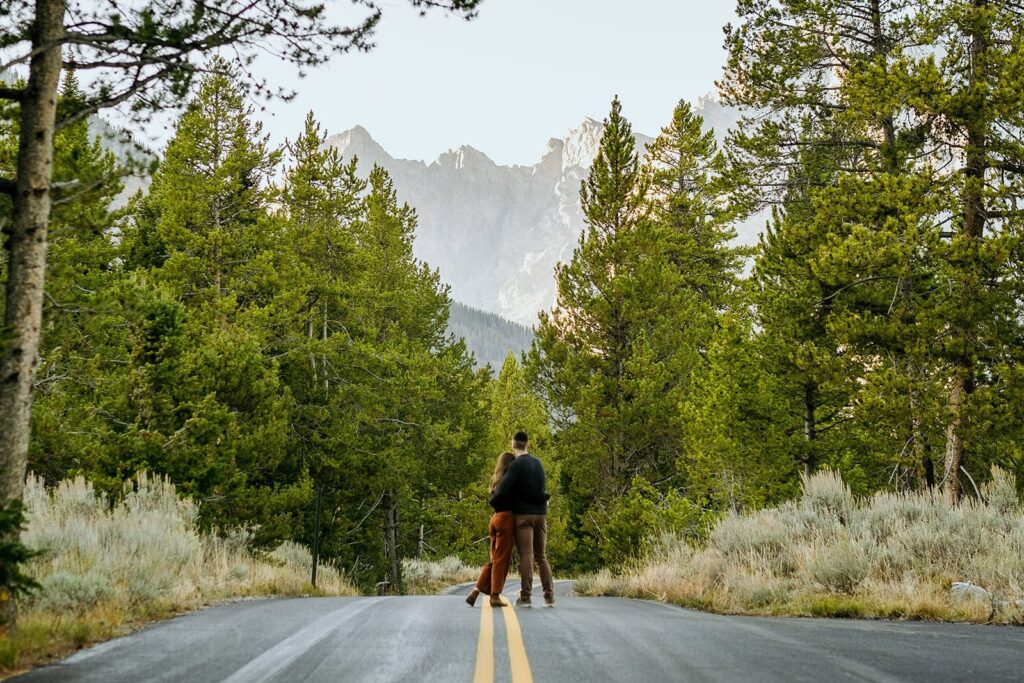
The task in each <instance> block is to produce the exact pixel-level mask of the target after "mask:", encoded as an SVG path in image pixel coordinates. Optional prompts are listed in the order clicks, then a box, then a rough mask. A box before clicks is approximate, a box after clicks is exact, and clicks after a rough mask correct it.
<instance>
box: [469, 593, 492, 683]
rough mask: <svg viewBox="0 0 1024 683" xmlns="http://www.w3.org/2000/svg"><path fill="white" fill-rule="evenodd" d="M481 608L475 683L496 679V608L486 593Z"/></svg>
mask: <svg viewBox="0 0 1024 683" xmlns="http://www.w3.org/2000/svg"><path fill="white" fill-rule="evenodd" d="M481 597H482V598H483V601H484V604H483V606H482V607H481V608H480V638H479V639H478V640H477V641H476V671H475V672H473V683H491V682H492V681H493V680H494V609H493V608H492V607H491V604H490V601H489V600H488V599H487V596H486V595H482V596H481Z"/></svg>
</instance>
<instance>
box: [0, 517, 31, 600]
mask: <svg viewBox="0 0 1024 683" xmlns="http://www.w3.org/2000/svg"><path fill="white" fill-rule="evenodd" d="M24 528H25V513H24V510H23V507H22V504H21V501H20V500H15V501H10V502H8V503H7V504H5V505H4V506H3V507H0V604H2V603H4V602H6V601H8V600H10V599H11V598H12V596H16V595H26V594H28V593H31V592H32V591H34V590H36V589H38V588H39V584H38V583H37V582H36V581H35V580H34V579H33V578H32V577H31V576H30V575H28V574H27V573H26V572H25V569H24V568H23V566H22V565H24V563H26V562H28V561H29V560H31V559H32V558H33V557H34V556H35V555H36V553H35V552H33V551H32V550H30V549H29V548H27V547H26V546H25V545H24V544H23V543H22V542H21V540H20V538H21V532H22V530H23V529H24Z"/></svg>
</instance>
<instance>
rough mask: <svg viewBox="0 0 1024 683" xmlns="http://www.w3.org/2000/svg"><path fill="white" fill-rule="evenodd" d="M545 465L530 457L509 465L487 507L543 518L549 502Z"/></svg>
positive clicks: (526, 454)
mask: <svg viewBox="0 0 1024 683" xmlns="http://www.w3.org/2000/svg"><path fill="white" fill-rule="evenodd" d="M545 488H546V481H545V476H544V465H543V464H541V461H540V460H538V459H537V458H535V457H533V456H532V455H530V454H529V453H524V454H523V455H520V456H518V457H517V458H516V459H515V460H513V461H512V464H511V465H509V466H508V470H506V472H505V476H504V477H502V478H501V481H500V482H498V487H497V488H496V489H494V493H492V494H491V499H490V503H491V505H492V506H493V507H494V508H495V509H498V508H499V507H501V508H502V509H508V507H509V506H511V508H512V511H513V512H514V513H515V514H517V515H546V514H547V513H548V498H550V497H551V496H549V495H548V494H547V493H546V491H545Z"/></svg>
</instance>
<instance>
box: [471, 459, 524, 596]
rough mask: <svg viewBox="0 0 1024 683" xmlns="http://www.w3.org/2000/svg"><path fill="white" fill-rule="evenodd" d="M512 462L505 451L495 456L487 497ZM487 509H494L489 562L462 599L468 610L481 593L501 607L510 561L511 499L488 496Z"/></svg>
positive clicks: (512, 523)
mask: <svg viewBox="0 0 1024 683" xmlns="http://www.w3.org/2000/svg"><path fill="white" fill-rule="evenodd" d="M515 459H516V456H515V455H513V454H512V453H509V452H507V451H506V452H505V453H502V454H501V455H499V456H498V462H497V463H496V464H495V465H494V475H493V476H492V477H491V485H490V489H489V490H490V493H491V494H493V493H494V489H496V488H497V487H498V482H499V481H501V478H502V477H503V476H505V472H506V471H507V470H508V466H509V465H511V464H512V461H513V460H515ZM491 506H492V507H493V508H494V515H492V516H491V523H490V525H489V530H490V536H491V560H490V562H488V563H487V564H485V565H484V568H483V569H481V570H480V578H479V579H477V582H476V587H475V588H474V589H473V590H472V591H471V592H470V593H469V595H468V596H467V597H466V602H468V603H469V606H470V607H472V606H473V605H475V604H476V599H477V598H478V597H479V596H480V594H481V593H484V594H486V595H489V596H491V607H501V606H502V605H503V604H504V603H503V602H502V601H501V589H502V588H504V587H505V577H507V576H508V565H509V563H510V562H511V560H512V546H513V545H515V516H514V515H513V514H512V501H511V500H507V499H498V498H495V497H494V496H493V495H492V496H491Z"/></svg>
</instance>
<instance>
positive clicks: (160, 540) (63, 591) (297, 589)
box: [0, 473, 356, 668]
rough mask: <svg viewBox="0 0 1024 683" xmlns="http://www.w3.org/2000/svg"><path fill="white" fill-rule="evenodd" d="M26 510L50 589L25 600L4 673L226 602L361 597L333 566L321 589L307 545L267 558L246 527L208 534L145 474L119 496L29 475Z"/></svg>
mask: <svg viewBox="0 0 1024 683" xmlns="http://www.w3.org/2000/svg"><path fill="white" fill-rule="evenodd" d="M25 509H26V515H27V522H28V523H27V527H26V529H25V532H24V534H23V539H22V540H23V542H24V543H25V545H26V546H28V547H29V548H30V549H32V550H34V551H35V552H36V555H35V556H34V557H32V559H31V560H30V561H29V562H28V563H27V564H26V566H25V571H26V573H27V574H29V575H30V576H32V578H33V579H35V580H36V581H37V582H38V583H39V584H40V586H41V588H40V590H38V591H36V592H34V593H32V594H31V595H30V596H28V597H27V598H26V599H25V600H23V601H22V604H21V608H20V617H19V632H18V635H17V640H16V641H15V642H14V643H11V642H9V641H5V642H3V643H0V653H3V661H0V668H8V667H10V666H12V665H14V664H15V663H16V660H17V658H18V651H19V650H21V655H22V659H23V660H28V661H32V660H34V659H37V658H38V657H40V656H46V655H48V654H51V653H58V652H61V651H64V650H66V649H68V648H69V647H77V646H81V645H84V644H86V643H89V642H93V641H96V640H100V639H103V638H106V637H110V636H112V635H116V634H117V633H119V632H123V630H125V629H126V628H127V627H129V626H130V625H132V624H134V623H140V622H142V621H145V620H148V619H152V618H156V617H159V616H164V615H168V614H173V613H176V612H180V611H183V610H187V609H192V608H195V607H198V606H201V605H203V604H206V603H209V602H211V601H214V600H218V599H225V598H235V597H245V596H262V595H306V594H312V593H316V594H328V595H354V594H355V593H356V591H355V589H354V588H353V587H352V585H351V584H350V583H349V582H348V580H347V579H346V577H345V576H344V575H343V574H342V573H340V572H339V571H338V570H337V569H335V568H334V567H332V566H330V565H321V567H320V570H319V572H318V579H317V588H316V589H313V588H312V586H311V585H310V565H311V557H310V554H309V551H308V550H307V549H305V548H304V547H302V546H299V545H296V544H294V543H284V544H282V545H280V546H278V547H277V548H276V549H274V550H272V551H270V552H259V551H257V550H254V549H253V548H252V547H251V546H250V544H249V535H248V533H247V532H245V531H244V530H240V531H234V532H232V533H227V534H217V533H203V532H201V531H200V530H199V527H198V516H199V511H198V507H197V505H196V504H195V503H194V502H193V501H191V500H189V499H187V498H181V497H179V496H178V494H177V491H176V490H175V487H174V485H173V484H171V483H170V482H169V481H168V480H166V479H162V478H159V477H152V476H148V475H146V474H145V473H143V474H139V475H138V476H137V477H136V478H134V479H133V480H131V481H129V482H126V484H125V487H124V491H123V494H122V495H121V496H119V497H118V498H117V499H116V500H111V499H109V498H108V497H107V496H105V495H103V494H102V493H100V492H98V491H97V490H96V489H95V488H94V487H93V486H92V484H90V483H89V482H87V481H85V480H84V479H82V478H80V477H79V478H77V479H72V480H67V481H62V482H60V483H59V484H58V485H57V486H55V487H53V488H49V489H48V488H47V487H45V486H44V485H43V482H42V480H41V479H39V478H37V477H29V479H28V483H27V486H26V489H25ZM0 640H5V639H3V638H0Z"/></svg>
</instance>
